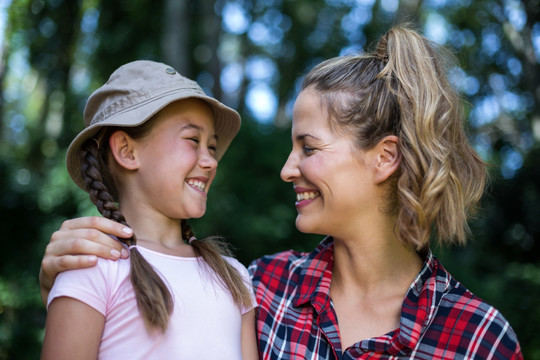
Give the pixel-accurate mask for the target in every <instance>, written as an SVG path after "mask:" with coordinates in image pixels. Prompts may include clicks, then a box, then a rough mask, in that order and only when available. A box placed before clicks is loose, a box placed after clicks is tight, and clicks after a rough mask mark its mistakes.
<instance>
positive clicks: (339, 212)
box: [281, 88, 375, 237]
mask: <svg viewBox="0 0 540 360" xmlns="http://www.w3.org/2000/svg"><path fill="white" fill-rule="evenodd" d="M344 134H345V132H341V131H340V132H338V133H336V132H335V131H333V130H332V129H331V128H330V125H329V120H328V114H327V111H326V109H324V108H321V102H320V97H319V96H318V95H317V94H316V92H315V91H314V90H312V89H311V88H307V89H305V90H303V91H302V92H301V93H300V94H299V96H298V98H297V100H296V103H295V105H294V110H293V124H292V143H293V147H292V151H291V153H290V155H289V157H288V159H287V161H286V163H285V165H284V166H283V169H282V170H281V178H282V179H283V181H286V182H292V183H293V185H294V190H295V192H296V209H297V211H298V216H297V218H296V227H297V228H298V230H300V231H302V232H306V233H315V234H321V235H331V236H335V237H338V236H342V235H345V234H346V231H347V230H351V229H353V227H352V226H354V224H356V223H357V222H358V221H359V219H362V216H363V214H365V213H366V212H368V211H374V210H375V209H373V208H372V206H374V200H375V199H374V198H375V191H372V190H373V187H374V185H373V184H374V179H373V172H372V171H370V170H369V169H370V166H369V163H370V161H372V160H371V156H369V154H368V153H369V151H361V150H358V149H355V145H354V144H353V141H352V139H351V138H350V137H349V136H347V135H344ZM364 219H365V217H364Z"/></svg>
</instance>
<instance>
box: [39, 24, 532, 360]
mask: <svg viewBox="0 0 540 360" xmlns="http://www.w3.org/2000/svg"><path fill="white" fill-rule="evenodd" d="M443 61H444V59H443V58H442V57H441V55H440V54H439V52H438V50H437V48H436V46H435V45H434V44H432V43H430V42H429V41H428V40H427V39H426V38H424V37H422V36H421V35H419V34H418V33H416V32H415V31H414V30H411V29H410V28H408V27H396V28H393V29H391V30H390V31H389V32H388V33H387V34H385V35H384V36H383V37H382V38H381V39H380V41H379V43H378V44H377V48H376V51H375V52H374V53H373V54H368V55H363V56H351V57H339V58H334V59H330V60H328V61H326V62H323V63H322V64H320V65H318V66H316V67H315V68H314V69H313V70H312V71H310V72H309V73H308V74H307V75H306V77H305V79H304V81H303V85H302V90H301V92H300V94H299V95H298V98H297V100H296V103H295V106H294V111H293V126H292V141H293V149H292V151H291V154H290V155H289V158H288V159H287V162H286V163H285V165H284V167H283V169H282V172H281V177H282V179H283V180H284V181H287V182H290V183H292V184H293V186H294V189H295V192H296V193H297V197H296V200H297V201H296V207H297V210H298V217H297V218H296V226H297V228H298V229H299V230H300V231H302V232H307V233H316V234H324V235H327V237H326V238H325V239H324V240H323V241H322V242H321V243H320V244H319V246H318V247H317V248H316V249H315V250H314V251H313V252H311V253H307V254H306V253H298V252H294V251H288V252H283V253H279V254H276V255H272V256H266V257H263V258H261V259H258V260H255V261H254V262H253V263H252V264H251V266H250V271H251V274H252V279H253V284H254V286H255V291H256V297H257V301H258V303H259V313H258V320H257V336H258V340H259V355H260V357H261V358H262V359H360V358H361V359H368V358H369V359H374V358H394V357H398V358H399V357H401V358H415V359H454V358H479V359H480V358H481V359H486V358H500V359H510V358H515V359H520V358H522V355H521V350H520V347H519V343H518V341H517V338H516V335H515V333H514V332H513V330H512V329H511V327H510V325H509V324H508V322H507V321H506V320H505V319H504V317H503V316H502V315H501V314H500V313H499V312H498V311H497V310H496V309H494V308H493V307H491V306H490V305H488V304H486V303H485V302H483V301H482V300H481V299H479V298H477V297H475V296H474V295H473V294H472V293H470V292H469V291H468V290H467V289H466V288H465V287H464V286H463V285H462V284H460V283H459V282H457V281H456V280H454V279H453V278H452V277H451V276H450V274H448V272H446V270H445V269H444V268H443V267H442V265H441V264H440V262H439V261H438V260H437V259H436V258H435V257H433V255H432V253H431V251H430V248H429V243H430V238H431V237H433V238H435V239H437V240H438V241H439V242H441V243H447V244H451V243H464V242H465V240H466V236H467V230H468V229H467V219H468V217H469V215H471V214H472V213H473V211H474V207H475V205H476V203H477V202H478V200H479V199H480V198H481V196H482V193H483V190H484V184H485V177H486V174H485V169H484V164H483V162H482V161H481V159H480V158H479V157H478V155H477V154H476V153H475V152H474V151H473V149H472V148H471V146H470V144H469V143H468V141H467V138H466V135H465V133H464V130H463V126H462V120H463V119H462V112H461V108H460V100H459V98H458V96H457V94H456V93H455V91H454V90H453V89H452V87H451V85H450V84H449V83H448V80H447V79H446V76H445V70H446V69H445V68H444V66H443V65H444V62H443ZM95 230H100V231H104V232H106V233H110V234H113V235H118V236H120V235H121V234H120V231H121V230H122V227H121V226H120V227H119V226H117V225H114V224H111V223H109V222H106V221H102V220H100V219H95V218H94V219H76V220H71V221H69V222H66V223H65V224H64V225H63V226H62V228H61V229H60V231H59V232H57V233H55V234H53V237H52V239H51V244H50V245H49V246H48V248H47V253H46V256H45V258H44V260H43V271H42V276H41V278H42V284H43V285H44V288H45V289H46V288H47V287H48V286H49V285H50V283H51V282H52V281H53V279H54V276H55V275H56V273H57V272H58V271H60V270H62V269H63V268H71V267H78V266H91V265H92V264H93V262H94V261H95V259H94V258H92V257H88V256H83V257H72V256H70V255H65V254H73V253H84V254H89V253H91V254H96V255H106V256H111V255H108V254H107V251H109V249H111V244H110V240H109V239H107V236H106V235H104V234H101V233H99V232H97V231H95ZM82 239H90V240H96V242H95V243H93V242H88V241H83V240H82ZM119 248H120V247H118V246H116V249H119ZM113 252H114V254H113V255H112V256H115V257H118V256H120V253H118V251H117V250H113ZM44 292H46V290H45V291H44Z"/></svg>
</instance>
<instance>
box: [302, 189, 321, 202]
mask: <svg viewBox="0 0 540 360" xmlns="http://www.w3.org/2000/svg"><path fill="white" fill-rule="evenodd" d="M317 196H319V193H318V192H317V191H306V192H303V193H298V194H296V201H302V200H310V199H313V198H316V197H317Z"/></svg>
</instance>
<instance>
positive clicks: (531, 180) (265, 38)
mask: <svg viewBox="0 0 540 360" xmlns="http://www.w3.org/2000/svg"><path fill="white" fill-rule="evenodd" d="M403 21H412V22H414V23H416V24H417V25H418V28H419V29H420V30H421V31H422V32H423V33H424V34H426V35H427V36H428V37H429V38H430V39H432V40H434V41H435V42H437V43H439V44H442V45H445V46H447V47H449V48H450V49H451V50H452V51H453V52H454V53H455V54H456V56H457V58H458V60H459V62H460V65H459V66H456V67H454V68H452V69H451V70H450V76H451V78H452V81H453V83H454V84H455V86H456V87H457V88H458V89H459V91H460V92H461V93H462V95H463V98H464V101H465V103H466V108H467V119H466V121H467V126H468V128H469V131H470V138H471V141H472V142H473V143H474V146H475V148H476V149H477V151H478V152H479V153H480V154H481V156H482V157H483V158H484V159H485V161H487V162H488V163H489V164H490V172H491V174H492V183H491V187H490V189H489V192H488V193H487V194H486V196H485V198H484V200H483V210H482V212H481V213H480V215H479V216H478V217H477V218H476V219H475V220H474V221H473V222H472V229H473V231H472V234H471V239H470V242H469V244H468V245H467V246H466V247H456V248H444V249H441V248H435V249H434V251H435V253H436V254H437V255H438V256H439V257H440V258H441V259H442V261H443V263H444V264H445V265H446V267H447V268H448V269H449V270H450V272H451V273H452V274H453V275H454V276H455V277H456V278H457V279H458V280H460V281H461V282H462V283H464V284H465V285H466V286H467V287H468V288H469V289H471V290H472V291H473V292H475V293H476V294H477V295H479V296H480V297H482V298H484V299H485V300H487V301H488V302H490V303H491V304H493V305H494V306H496V307H497V308H498V309H499V310H501V312H502V313H503V314H504V315H505V316H506V317H507V318H508V319H509V321H510V322H511V324H512V325H513V327H514V329H515V331H516V332H517V334H518V337H519V339H520V341H521V344H522V347H523V351H524V354H525V358H526V359H540V340H539V335H538V334H539V332H540V262H539V259H540V253H539V250H540V146H539V144H540V3H539V1H538V0H530V1H520V0H484V1H472V0H454V1H451V0H423V1H422V0H401V1H400V0H381V1H375V0H218V1H210V0H197V1H186V0H107V1H105V0H46V1H45V0H11V1H10V0H0V30H1V38H0V44H1V48H0V54H1V57H0V121H1V122H0V224H1V226H0V230H1V231H2V232H1V234H0V241H1V243H0V244H1V247H0V360H3V359H37V358H38V357H39V351H40V346H41V339H42V336H43V326H44V320H45V310H44V307H43V305H42V303H41V301H40V297H39V291H38V281H37V276H38V271H39V267H40V260H41V257H42V255H43V252H44V249H45V246H46V244H47V243H48V241H49V238H50V235H51V233H52V232H53V231H54V230H55V229H57V228H58V227H59V226H60V224H61V223H62V221H63V220H65V219H68V218H72V217H76V216H82V215H89V214H96V212H95V211H94V210H93V206H92V205H91V204H90V202H89V200H88V199H87V196H86V194H85V193H84V192H83V191H81V190H80V189H78V188H77V187H76V186H75V185H74V184H73V183H72V182H71V180H70V178H69V177H68V175H67V172H66V170H65V161H64V159H65V151H66V148H67V146H68V145H69V143H70V141H71V139H72V138H73V137H74V135H75V134H76V132H77V131H79V130H80V129H81V128H82V110H83V107H84V104H85V100H86V98H87V96H88V95H89V94H90V92H91V91H92V90H94V89H95V88H97V87H98V86H99V85H101V84H102V83H103V82H104V81H105V80H106V79H107V78H108V76H109V74H110V73H111V72H112V71H113V70H114V69H115V68H117V67H118V66H120V65H121V64H123V63H126V62H129V61H132V60H135V59H153V60H158V61H163V62H167V63H169V64H170V65H172V66H174V67H175V68H176V69H178V70H179V71H180V72H181V73H183V74H184V75H187V76H189V77H191V78H193V79H196V80H197V81H198V82H199V83H200V84H201V86H202V87H203V88H204V89H205V91H207V93H209V94H211V95H213V96H215V97H217V98H219V99H221V100H222V101H224V102H225V103H227V104H229V105H230V106H232V107H235V108H236V109H238V111H239V112H240V113H241V114H242V117H243V127H242V130H241V131H240V134H239V135H238V137H237V138H236V140H235V142H234V143H233V146H232V147H231V148H230V150H229V151H228V153H227V155H226V156H225V158H224V160H223V161H222V162H221V163H220V171H219V172H218V177H217V179H216V182H215V183H214V185H213V188H212V191H211V194H210V197H209V210H208V213H207V215H206V216H205V217H204V218H203V219H199V220H196V221H193V222H192V225H193V226H194V229H195V231H196V233H197V234H198V235H199V236H204V235H211V234H221V235H223V236H225V237H226V238H227V239H228V240H229V241H230V242H231V243H232V244H233V245H234V246H235V248H236V253H237V256H238V257H239V259H240V260H241V261H242V262H243V263H244V264H246V265H247V264H248V263H249V262H250V260H252V259H254V258H256V257H258V256H261V255H263V254H266V253H273V252H277V251H281V250H284V249H289V248H295V249H298V250H309V249H311V248H313V247H314V245H315V244H316V243H317V242H318V241H320V239H321V237H320V236H309V235H304V234H300V233H299V232H298V231H297V230H296V229H295V227H294V218H295V215H296V211H295V208H294V198H295V197H294V193H293V191H292V187H291V186H290V185H288V184H285V183H283V182H281V181H280V179H279V170H280V168H281V165H282V164H283V162H284V161H285V159H286V156H287V154H288V151H289V149H290V135H289V132H290V114H291V107H292V102H293V100H294V98H295V95H296V94H297V90H298V82H299V79H300V78H301V76H302V74H303V73H305V71H306V70H308V69H310V68H311V67H312V66H313V65H314V64H316V63H318V62H319V61H321V60H323V59H326V58H329V57H334V56H337V55H342V54H346V53H352V52H362V51H364V50H365V49H369V48H370V46H372V45H373V43H374V42H375V41H376V39H377V38H378V36H379V35H381V34H382V33H384V32H385V31H386V30H387V29H388V28H389V27H390V26H391V25H393V24H396V23H400V22H403Z"/></svg>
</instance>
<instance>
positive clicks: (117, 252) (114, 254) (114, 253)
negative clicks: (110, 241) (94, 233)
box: [111, 249, 121, 259]
mask: <svg viewBox="0 0 540 360" xmlns="http://www.w3.org/2000/svg"><path fill="white" fill-rule="evenodd" d="M120 255H121V254H120V251H118V250H116V249H112V250H111V256H112V257H113V258H115V259H118V258H119V257H120Z"/></svg>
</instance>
